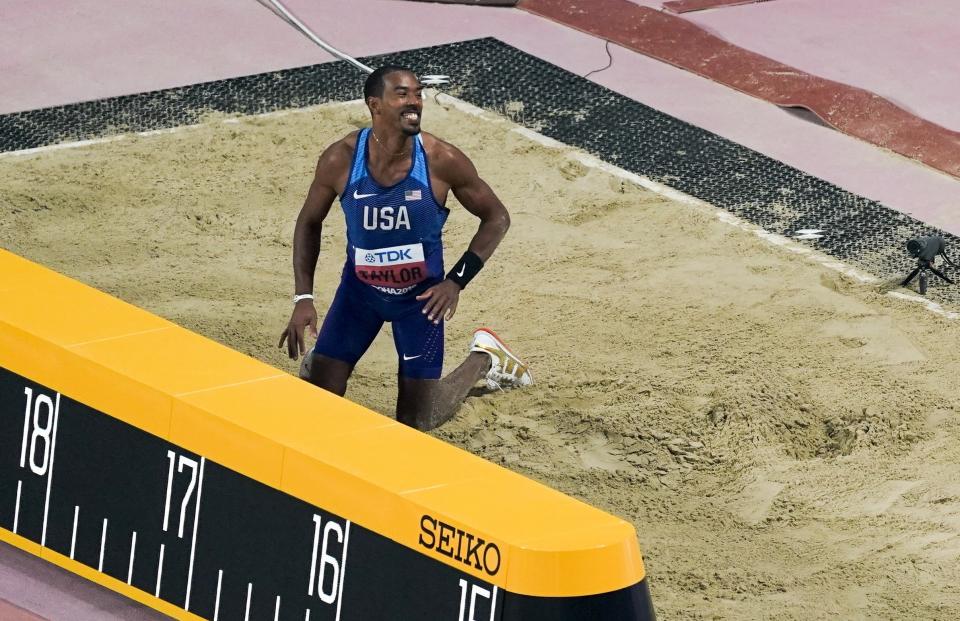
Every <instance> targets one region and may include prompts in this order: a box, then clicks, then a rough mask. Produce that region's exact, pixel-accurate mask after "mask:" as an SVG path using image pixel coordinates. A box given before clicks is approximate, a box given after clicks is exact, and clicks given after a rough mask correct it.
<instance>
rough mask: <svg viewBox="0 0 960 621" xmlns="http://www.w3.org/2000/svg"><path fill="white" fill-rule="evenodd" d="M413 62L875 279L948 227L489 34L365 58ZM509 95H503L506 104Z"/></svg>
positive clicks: (337, 75)
mask: <svg viewBox="0 0 960 621" xmlns="http://www.w3.org/2000/svg"><path fill="white" fill-rule="evenodd" d="M363 61H364V62H365V63H367V64H370V65H374V66H377V65H381V64H385V63H395V64H401V65H406V66H409V67H411V68H413V69H414V70H415V71H417V72H418V73H420V74H421V75H426V74H444V75H448V76H450V84H449V85H447V86H445V87H443V88H444V89H445V90H447V91H448V92H449V93H450V94H451V95H455V96H457V97H459V98H461V99H463V100H465V101H467V102H469V103H471V104H474V105H476V106H480V107H483V108H488V109H492V110H497V111H503V110H517V109H520V108H521V106H518V105H517V103H516V102H521V103H522V117H518V118H516V119H515V120H517V121H519V122H521V123H522V124H524V125H526V126H527V127H530V128H531V129H534V130H536V131H538V132H540V133H542V134H544V135H546V136H549V137H551V138H554V139H556V140H559V141H560V142H563V143H566V144H569V145H571V146H575V147H579V148H581V149H583V150H585V151H588V152H590V153H592V154H593V155H595V156H597V157H599V158H600V159H602V160H605V161H607V162H609V163H611V164H614V165H616V166H619V167H621V168H624V169H626V170H629V171H631V172H634V173H636V174H639V175H643V176H646V177H648V178H650V179H652V180H654V181H657V182H660V183H663V184H665V185H668V186H670V187H673V188H676V189H677V190H680V191H681V192H684V193H686V194H689V195H691V196H694V197H696V198H699V199H701V200H704V201H706V202H708V203H711V204H713V205H716V206H717V207H720V208H722V209H725V210H727V211H729V212H731V213H733V214H735V215H737V216H738V217H740V218H743V219H744V220H746V221H748V222H750V223H753V224H756V225H758V226H761V227H763V228H764V229H766V230H768V231H770V232H773V233H778V234H780V235H784V236H787V237H791V236H794V235H795V234H796V231H798V230H800V229H808V228H809V229H822V230H823V231H824V233H823V234H824V237H823V238H822V239H818V240H814V241H810V242H804V243H808V244H809V245H811V246H812V247H813V248H816V249H817V250H820V251H822V252H825V253H826V254H829V255H832V256H834V257H836V258H838V259H840V260H842V261H844V262H846V263H848V264H850V265H851V266H853V267H856V268H859V269H861V270H863V271H866V272H869V273H871V274H873V275H875V276H877V277H879V278H880V279H883V280H887V279H892V278H895V277H897V276H903V275H905V274H906V273H907V272H909V271H910V269H912V268H913V267H914V265H915V262H913V261H912V260H911V259H910V258H909V257H908V255H907V253H906V250H905V244H906V241H907V239H909V238H911V237H914V236H917V235H922V234H930V233H934V232H935V233H938V234H941V235H943V236H944V237H945V238H946V240H947V248H948V249H954V248H958V247H960V246H958V245H957V241H958V240H957V237H955V236H953V235H951V234H948V233H943V232H941V231H938V230H936V229H934V228H933V227H931V226H929V225H927V224H924V223H923V222H921V221H919V220H916V219H914V218H911V217H909V216H907V215H905V214H902V213H900V212H898V211H896V210H893V209H890V208H888V207H885V206H883V205H881V204H880V203H878V202H876V201H872V200H869V199H866V198H863V197H861V196H857V195H856V194H852V193H850V192H847V191H845V190H843V189H841V188H838V187H837V186H835V185H832V184H830V183H827V182H826V181H823V180H822V179H818V178H816V177H813V176H811V175H808V174H806V173H804V172H801V171H799V170H797V169H795V168H791V167H790V166H787V165H785V164H783V163H782V162H779V161H777V160H774V159H771V158H769V157H767V156H765V155H763V154H760V153H757V152H755V151H752V150H750V149H748V148H746V147H743V146H741V145H739V144H736V143H734V142H731V141H730V140H727V139H724V138H721V137H719V136H717V135H715V134H712V133H710V132H708V131H706V130H703V129H701V128H699V127H695V126H693V125H690V124H688V123H685V122H683V121H680V120H678V119H675V118H673V117H671V116H669V115H667V114H664V113H663V112H660V111H658V110H655V109H653V108H650V107H648V106H645V105H643V104H641V103H638V102H636V101H634V100H632V99H629V98H627V97H625V96H623V95H620V94H617V93H615V92H613V91H611V90H609V89H606V88H604V87H602V86H599V85H597V84H594V83H593V82H590V81H589V80H586V79H584V78H582V77H580V76H577V75H575V74H573V73H570V72H568V71H566V70H564V69H561V68H559V67H557V66H555V65H552V64H550V63H548V62H546V61H544V60H541V59H539V58H537V57H535V56H531V55H529V54H526V53H524V52H522V51H520V50H518V49H516V48H513V47H511V46H509V45H506V44H505V43H502V42H500V41H498V40H496V39H492V38H485V39H477V40H472V41H463V42H459V43H452V44H447V45H440V46H435V47H428V48H421V49H416V50H410V51H405V52H397V53H392V54H385V55H382V56H376V57H368V58H364V59H363ZM361 96H362V76H361V75H360V74H358V73H357V71H356V69H354V68H353V67H351V66H350V65H348V64H347V63H345V62H333V63H324V64H319V65H313V66H309V67H300V68H295V69H287V70H284V71H276V72H271V73H262V74H257V75H251V76H245V77H240V78H233V79H229V80H218V81H215V82H206V83H203V84H194V85H191V86H185V87H181V88H172V89H166V90H161V91H153V92H148V93H140V94H137V95H128V96H123V97H114V98H110V99H102V100H98V101H90V102H83V103H78V104H73V105H68V106H60V107H55V108H44V109H40V110H31V111H26V112H17V113H13V114H7V115H2V116H0V152H5V151H14V150H22V149H29V148H34V147H40V146H45V145H50V144H55V143H58V142H65V141H74V140H84V139H91V138H98V137H103V136H108V135H112V134H117V133H122V132H128V131H134V132H139V131H149V130H155V129H164V128H170V127H176V126H180V125H188V124H193V123H198V122H200V121H201V120H202V118H203V116H204V115H205V114H207V113H209V112H222V113H228V114H258V113H265V112H272V111H277V110H283V109H289V108H300V107H305V106H310V105H316V104H321V103H326V102H331V101H346V100H351V99H359V98H360V97H361ZM508 104H509V105H508ZM930 286H931V289H930V291H929V292H928V297H929V298H930V299H932V300H935V301H938V302H943V303H947V304H949V305H951V306H957V305H960V292H958V290H957V288H956V287H952V286H949V285H944V284H941V283H940V282H938V281H937V280H936V279H931V283H930Z"/></svg>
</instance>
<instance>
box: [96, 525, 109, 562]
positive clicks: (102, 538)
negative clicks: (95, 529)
mask: <svg viewBox="0 0 960 621" xmlns="http://www.w3.org/2000/svg"><path fill="white" fill-rule="evenodd" d="M106 546H107V518H103V531H102V532H101V533H100V563H99V564H98V565H97V571H99V572H101V573H103V550H104V549H105V548H106Z"/></svg>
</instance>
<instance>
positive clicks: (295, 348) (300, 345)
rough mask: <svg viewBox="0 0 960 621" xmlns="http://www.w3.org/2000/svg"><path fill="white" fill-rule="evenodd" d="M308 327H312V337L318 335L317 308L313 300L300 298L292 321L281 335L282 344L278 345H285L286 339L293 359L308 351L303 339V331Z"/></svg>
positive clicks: (294, 309) (294, 308)
mask: <svg viewBox="0 0 960 621" xmlns="http://www.w3.org/2000/svg"><path fill="white" fill-rule="evenodd" d="M306 328H310V335H311V336H312V337H314V338H316V337H317V309H316V307H314V305H313V300H300V301H299V302H297V303H296V305H294V307H293V315H291V316H290V323H288V324H287V329H286V330H284V331H283V334H281V335H280V344H279V345H277V347H283V342H284V341H286V342H287V353H288V354H289V355H290V358H291V360H296V359H297V358H299V357H300V354H305V353H307V346H306V344H305V343H304V341H303V331H304V329H306Z"/></svg>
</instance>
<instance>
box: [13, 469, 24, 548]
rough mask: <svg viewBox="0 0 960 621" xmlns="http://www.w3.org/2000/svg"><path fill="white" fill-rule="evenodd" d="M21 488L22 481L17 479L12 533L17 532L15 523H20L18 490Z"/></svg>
mask: <svg viewBox="0 0 960 621" xmlns="http://www.w3.org/2000/svg"><path fill="white" fill-rule="evenodd" d="M22 489H23V481H17V506H16V507H14V509H13V534H14V535H16V534H17V525H18V524H19V523H20V490H22Z"/></svg>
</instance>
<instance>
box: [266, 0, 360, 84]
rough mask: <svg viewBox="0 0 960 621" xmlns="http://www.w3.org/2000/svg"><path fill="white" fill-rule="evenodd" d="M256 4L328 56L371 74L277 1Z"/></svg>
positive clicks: (270, 0)
mask: <svg viewBox="0 0 960 621" xmlns="http://www.w3.org/2000/svg"><path fill="white" fill-rule="evenodd" d="M257 2H259V3H260V4H262V5H263V6H265V7H267V8H268V9H270V10H271V11H273V13H274V14H275V15H277V17H279V18H281V19H282V20H283V21H285V22H287V23H288V24H290V25H291V26H293V27H294V28H296V29H297V30H299V31H300V33H301V34H302V35H303V36H305V37H306V38H308V39H310V40H311V41H313V42H314V43H316V44H317V45H319V46H320V47H321V48H323V49H324V50H326V51H327V52H329V53H330V54H333V55H334V56H336V57H337V58H339V59H341V60H345V61H347V62H348V63H350V64H351V65H353V66H354V67H356V68H357V69H359V70H360V71H364V72H366V73H373V69H371V68H370V67H368V66H366V65H365V64H363V63H362V62H360V61H359V60H357V59H356V58H353V57H352V56H348V55H347V54H344V53H343V52H341V51H340V50H338V49H337V48H335V47H333V46H332V45H330V44H329V43H327V42H326V41H324V40H323V39H321V38H320V37H318V36H317V35H315V34H314V33H313V31H312V30H310V28H308V27H307V25H306V24H304V23H303V22H301V21H300V20H299V19H297V17H296V15H294V14H293V13H291V12H290V11H289V9H287V7H285V6H283V4H281V3H280V1H279V0H266V2H267V3H269V5H268V4H265V3H264V0H257Z"/></svg>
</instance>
